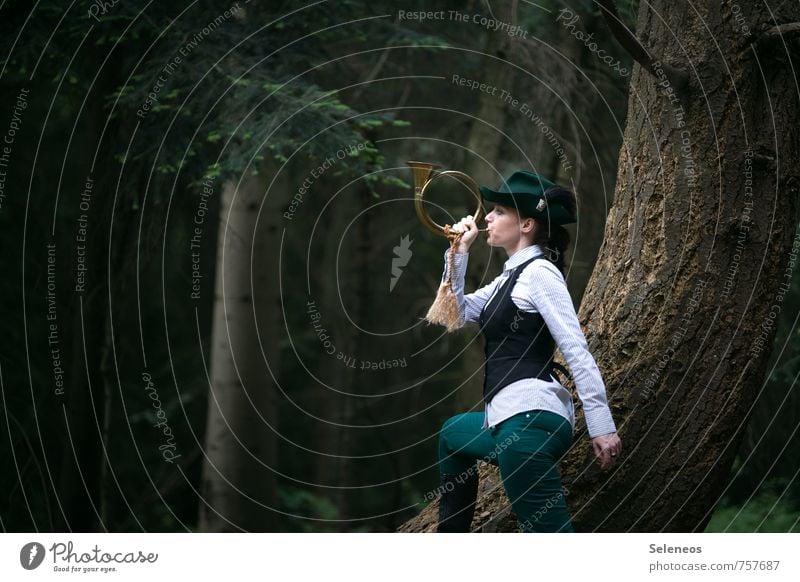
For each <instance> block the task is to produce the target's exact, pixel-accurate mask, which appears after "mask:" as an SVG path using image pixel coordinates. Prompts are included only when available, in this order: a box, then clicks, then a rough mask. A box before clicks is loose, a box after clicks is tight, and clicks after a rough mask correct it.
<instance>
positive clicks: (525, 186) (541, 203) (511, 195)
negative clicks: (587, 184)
mask: <svg viewBox="0 0 800 582" xmlns="http://www.w3.org/2000/svg"><path fill="white" fill-rule="evenodd" d="M553 186H555V184H553V183H552V182H551V181H550V180H548V179H547V178H545V177H543V176H540V175H539V174H534V173H533V172H529V171H527V170H517V171H515V172H514V173H513V174H511V176H509V177H508V179H506V180H504V181H503V183H502V184H501V185H500V187H499V188H498V189H497V190H492V189H491V188H487V187H486V186H481V187H480V190H481V196H483V199H484V200H486V201H489V202H495V203H497V204H501V205H503V206H510V207H511V208H516V209H517V211H518V212H520V213H521V214H522V215H524V216H530V217H533V218H539V219H541V220H549V221H550V222H551V223H552V224H572V223H573V222H577V220H578V217H577V216H575V215H574V214H572V213H571V212H570V211H569V210H568V209H567V208H566V207H564V206H563V205H562V204H561V203H560V202H558V201H554V200H551V201H550V202H548V201H547V200H546V199H545V197H544V193H545V191H546V190H547V189H548V188H552V187H553Z"/></svg>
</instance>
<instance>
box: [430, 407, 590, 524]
mask: <svg viewBox="0 0 800 582" xmlns="http://www.w3.org/2000/svg"><path fill="white" fill-rule="evenodd" d="M483 418H484V413H483V412H467V413H464V414H457V415H456V416H453V417H451V418H448V419H447V420H446V421H445V423H444V424H443V425H442V430H441V433H440V434H439V471H440V473H442V474H449V475H456V476H459V475H463V476H464V477H466V476H468V475H469V474H470V473H472V472H475V471H477V464H476V461H477V460H478V459H481V460H483V461H486V462H488V463H492V464H494V465H497V466H499V468H500V477H501V479H502V481H503V486H504V487H505V490H506V494H507V495H508V498H509V500H510V501H511V507H512V509H513V510H514V513H515V514H516V516H517V519H518V520H519V523H520V527H521V529H522V531H524V532H574V531H575V530H574V529H573V527H572V520H571V519H570V517H569V512H568V510H567V502H566V495H565V493H566V492H565V490H564V489H563V488H562V486H561V476H560V475H559V473H558V466H557V464H558V461H559V459H560V458H561V457H562V456H563V455H564V454H565V453H566V452H567V450H569V447H570V445H571V444H572V427H571V426H570V424H569V421H568V420H567V419H566V418H564V417H563V416H560V415H558V414H556V413H554V412H550V411H547V410H531V411H528V412H521V413H519V414H516V415H514V416H512V417H511V418H508V419H506V420H504V421H503V422H501V423H499V424H498V425H497V426H495V427H491V428H487V429H484V428H483Z"/></svg>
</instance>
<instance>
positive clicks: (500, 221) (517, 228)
mask: <svg viewBox="0 0 800 582" xmlns="http://www.w3.org/2000/svg"><path fill="white" fill-rule="evenodd" d="M485 220H486V224H487V225H488V228H489V230H488V237H487V238H486V243H487V244H488V245H489V246H492V247H503V248H506V249H508V248H517V247H518V246H519V242H520V239H521V238H522V235H523V233H525V232H530V231H531V229H532V228H533V219H532V218H523V219H522V220H520V216H519V213H518V212H517V209H516V208H511V207H509V206H503V205H502V204H495V205H494V207H493V208H492V210H491V212H489V214H487V215H486V219H485Z"/></svg>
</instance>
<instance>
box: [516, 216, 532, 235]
mask: <svg viewBox="0 0 800 582" xmlns="http://www.w3.org/2000/svg"><path fill="white" fill-rule="evenodd" d="M519 228H520V230H521V231H522V232H524V233H526V234H527V233H529V232H533V231H534V230H535V229H536V221H535V220H534V219H532V218H523V219H522V220H521V221H520V225H519Z"/></svg>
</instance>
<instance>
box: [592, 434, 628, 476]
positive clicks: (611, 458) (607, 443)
mask: <svg viewBox="0 0 800 582" xmlns="http://www.w3.org/2000/svg"><path fill="white" fill-rule="evenodd" d="M592 446H593V447H594V456H595V457H596V458H597V461H598V462H599V463H600V468H601V469H602V470H603V471H605V470H607V469H610V468H611V467H613V466H614V463H615V462H616V461H617V459H618V458H619V455H620V453H621V452H622V441H621V440H619V437H618V436H617V433H615V432H612V433H609V434H604V435H601V436H596V437H594V438H593V439H592Z"/></svg>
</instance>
